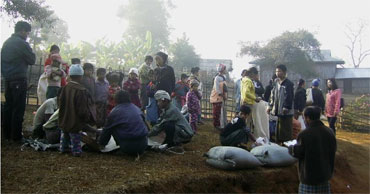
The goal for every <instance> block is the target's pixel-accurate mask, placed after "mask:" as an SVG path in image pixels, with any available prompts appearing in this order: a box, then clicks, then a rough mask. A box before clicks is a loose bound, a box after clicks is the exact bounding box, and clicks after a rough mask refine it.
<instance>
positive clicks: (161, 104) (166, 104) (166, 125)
mask: <svg viewBox="0 0 370 194" xmlns="http://www.w3.org/2000/svg"><path fill="white" fill-rule="evenodd" d="M154 98H155V99H156V100H157V103H158V108H159V109H160V110H162V112H161V115H160V118H159V120H158V122H159V123H158V124H156V125H154V126H153V128H152V130H151V131H150V132H149V134H148V137H152V136H156V135H158V134H159V133H161V132H162V131H164V132H165V133H166V138H165V140H164V142H163V144H167V147H168V148H170V147H174V146H181V144H183V143H188V142H190V140H191V138H192V137H193V135H194V132H193V130H192V128H191V126H190V124H189V123H188V121H187V120H186V119H185V117H184V116H183V115H182V114H181V112H180V111H179V109H177V108H176V107H175V106H174V105H173V104H172V103H171V97H170V95H169V94H168V93H167V92H166V91H164V90H158V91H157V92H156V93H155V95H154Z"/></svg>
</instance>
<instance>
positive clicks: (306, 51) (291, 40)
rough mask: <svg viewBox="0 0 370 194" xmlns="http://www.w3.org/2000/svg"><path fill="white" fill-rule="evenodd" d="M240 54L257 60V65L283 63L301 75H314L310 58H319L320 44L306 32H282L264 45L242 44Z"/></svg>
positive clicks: (256, 43) (255, 43)
mask: <svg viewBox="0 0 370 194" xmlns="http://www.w3.org/2000/svg"><path fill="white" fill-rule="evenodd" d="M240 54H241V55H242V56H243V55H249V56H253V57H255V58H257V60H256V63H257V64H258V65H269V66H275V65H277V64H280V63H283V64H286V65H287V66H288V68H289V69H292V70H293V71H295V72H298V73H301V74H302V75H308V76H310V75H315V74H316V73H315V72H314V70H313V67H312V65H313V64H314V62H313V60H312V58H311V56H313V57H316V58H320V57H321V56H320V43H319V41H318V40H317V39H316V38H315V37H314V35H313V34H312V33H310V32H308V31H306V30H299V31H296V32H284V33H283V34H282V35H280V36H278V37H275V38H273V39H272V40H271V41H269V42H268V43H267V44H266V45H264V46H262V45H261V44H260V43H259V42H254V43H251V42H247V43H242V48H241V52H240Z"/></svg>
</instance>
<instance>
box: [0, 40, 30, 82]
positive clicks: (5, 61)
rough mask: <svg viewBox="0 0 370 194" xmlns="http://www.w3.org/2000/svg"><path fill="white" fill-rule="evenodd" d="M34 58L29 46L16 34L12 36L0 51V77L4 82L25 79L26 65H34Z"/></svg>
mask: <svg viewBox="0 0 370 194" xmlns="http://www.w3.org/2000/svg"><path fill="white" fill-rule="evenodd" d="M35 60H36V56H35V54H34V53H33V52H32V48H31V47H30V45H29V44H28V43H27V42H26V40H24V39H23V38H22V37H21V36H19V35H18V34H13V35H12V36H11V37H10V38H8V40H6V41H5V42H4V44H3V48H2V49H1V75H2V77H3V78H4V79H5V80H9V81H10V80H16V79H22V78H27V70H28V65H33V64H35Z"/></svg>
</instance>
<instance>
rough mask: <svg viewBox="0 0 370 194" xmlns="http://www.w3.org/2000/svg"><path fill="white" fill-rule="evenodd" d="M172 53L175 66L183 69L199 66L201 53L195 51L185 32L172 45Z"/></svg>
mask: <svg viewBox="0 0 370 194" xmlns="http://www.w3.org/2000/svg"><path fill="white" fill-rule="evenodd" d="M170 54H171V55H172V64H173V67H174V68H175V69H177V70H180V71H183V69H184V67H185V68H186V69H190V68H192V67H198V66H199V60H200V57H199V55H198V54H197V53H196V52H195V49H194V46H192V45H191V44H190V43H189V38H187V37H186V34H185V33H184V34H183V36H182V38H178V39H177V41H176V42H175V43H174V44H173V45H171V47H170Z"/></svg>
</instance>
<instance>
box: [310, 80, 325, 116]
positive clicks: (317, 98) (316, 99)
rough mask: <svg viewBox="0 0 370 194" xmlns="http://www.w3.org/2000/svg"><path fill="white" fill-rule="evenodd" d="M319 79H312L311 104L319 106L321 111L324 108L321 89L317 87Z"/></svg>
mask: <svg viewBox="0 0 370 194" xmlns="http://www.w3.org/2000/svg"><path fill="white" fill-rule="evenodd" d="M319 85H320V80H319V79H314V80H313V81H312V99H313V102H312V106H317V107H320V108H321V110H322V111H324V110H325V99H324V95H323V93H322V91H321V90H320V88H319Z"/></svg>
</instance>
